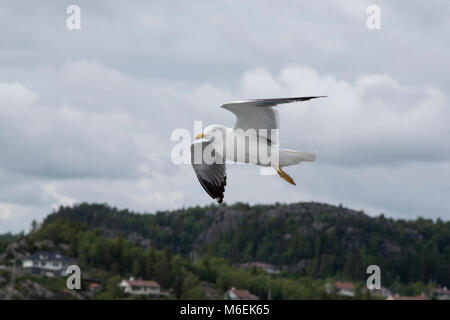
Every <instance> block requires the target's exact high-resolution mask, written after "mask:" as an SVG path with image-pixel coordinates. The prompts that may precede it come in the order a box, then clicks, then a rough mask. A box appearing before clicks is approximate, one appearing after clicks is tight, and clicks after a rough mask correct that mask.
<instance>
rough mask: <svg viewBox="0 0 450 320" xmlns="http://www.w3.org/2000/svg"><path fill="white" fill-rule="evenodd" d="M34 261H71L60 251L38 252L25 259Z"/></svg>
mask: <svg viewBox="0 0 450 320" xmlns="http://www.w3.org/2000/svg"><path fill="white" fill-rule="evenodd" d="M25 260H32V261H61V262H68V261H70V259H69V258H68V257H66V256H65V255H63V254H61V253H60V252H58V251H54V252H50V251H36V252H35V253H33V254H32V255H30V256H28V257H26V258H25Z"/></svg>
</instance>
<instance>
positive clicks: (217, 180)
mask: <svg viewBox="0 0 450 320" xmlns="http://www.w3.org/2000/svg"><path fill="white" fill-rule="evenodd" d="M208 146H209V147H210V148H211V146H210V141H208V140H199V141H195V142H194V143H192V144H191V163H192V167H193V168H194V171H195V174H196V175H197V178H198V181H200V184H201V185H202V187H203V189H205V191H206V192H207V193H208V194H209V195H210V196H211V198H213V199H214V200H216V201H217V202H218V203H222V201H223V197H224V195H223V194H224V192H225V186H226V184H227V173H226V166H225V160H223V159H219V160H221V161H211V159H204V158H205V155H204V150H205V148H207V147H208ZM211 150H212V156H213V157H215V154H214V152H215V150H213V149H211ZM205 153H206V152H205ZM208 163H209V164H208Z"/></svg>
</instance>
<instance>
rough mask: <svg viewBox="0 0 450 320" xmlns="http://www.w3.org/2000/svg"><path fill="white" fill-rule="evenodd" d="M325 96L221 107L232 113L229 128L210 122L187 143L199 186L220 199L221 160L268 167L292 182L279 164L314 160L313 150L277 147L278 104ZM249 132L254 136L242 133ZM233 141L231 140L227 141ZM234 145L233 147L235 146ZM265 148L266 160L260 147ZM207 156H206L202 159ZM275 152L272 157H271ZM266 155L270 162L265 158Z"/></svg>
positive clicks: (222, 188)
mask: <svg viewBox="0 0 450 320" xmlns="http://www.w3.org/2000/svg"><path fill="white" fill-rule="evenodd" d="M322 97H325V96H315V97H295V98H279V99H250V100H243V101H234V102H228V103H225V104H223V105H222V106H221V108H224V109H226V110H229V111H231V112H232V113H234V115H235V116H236V123H235V125H234V127H233V128H227V127H224V126H222V125H217V124H215V125H210V126H208V127H206V128H205V130H204V131H203V132H202V133H200V134H198V135H196V136H195V141H194V142H193V143H192V144H191V163H192V167H193V168H194V171H195V174H196V175H197V178H198V180H199V181H200V184H201V185H202V187H203V189H205V191H206V192H207V193H208V194H209V195H210V196H211V198H213V199H214V200H216V201H217V202H218V203H222V201H223V198H224V192H225V186H226V183H227V174H226V166H225V160H230V161H234V162H243V163H251V164H255V165H260V166H267V167H269V166H270V167H272V168H274V169H275V170H276V172H277V173H278V175H279V176H280V177H281V178H283V179H284V180H286V181H287V182H288V183H290V184H292V185H295V182H294V179H292V178H291V177H290V176H289V175H288V174H287V173H286V172H284V171H283V169H282V168H283V167H286V166H291V165H295V164H298V163H300V162H302V161H315V160H316V157H317V154H316V153H315V152H298V151H294V150H287V149H281V148H280V146H279V138H278V134H277V133H278V129H279V120H278V118H279V117H278V110H276V109H274V108H273V107H274V106H276V105H278V104H283V103H291V102H298V101H307V100H311V99H316V98H322ZM248 132H252V133H254V135H247V136H246V135H245V133H248ZM231 142H233V143H231ZM236 146H237V149H236ZM263 149H264V150H267V155H268V156H267V157H266V161H263V160H262V157H261V154H262V153H261V150H263ZM208 155H210V157H209V159H206V158H207V156H208ZM275 155H276V156H275ZM267 158H270V161H269V162H268V161H267Z"/></svg>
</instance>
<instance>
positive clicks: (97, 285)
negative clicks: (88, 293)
mask: <svg viewBox="0 0 450 320" xmlns="http://www.w3.org/2000/svg"><path fill="white" fill-rule="evenodd" d="M97 287H100V284H99V283H96V282H94V283H91V284H90V285H89V288H91V289H94V288H97Z"/></svg>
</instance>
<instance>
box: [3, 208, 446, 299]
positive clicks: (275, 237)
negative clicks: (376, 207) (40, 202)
mask: <svg viewBox="0 0 450 320" xmlns="http://www.w3.org/2000/svg"><path fill="white" fill-rule="evenodd" d="M16 237H24V238H25V239H26V241H25V242H26V246H27V248H26V251H27V252H34V251H36V250H38V248H37V247H35V244H36V243H39V242H40V241H42V240H46V241H51V242H52V243H54V244H57V246H58V248H63V251H64V253H65V254H67V255H68V256H70V257H73V258H74V259H76V260H77V261H78V262H79V263H80V264H81V266H83V267H84V268H86V270H89V273H90V274H91V276H92V277H95V278H99V279H101V281H102V284H103V286H104V288H105V290H104V291H102V292H101V293H99V294H98V295H97V296H96V297H97V298H99V299H101V298H121V297H122V298H123V293H122V292H121V290H120V289H119V288H118V283H119V282H120V280H121V279H122V278H124V277H129V276H133V277H141V278H143V279H153V280H156V281H158V282H159V283H160V284H161V286H162V288H166V289H167V290H170V292H171V297H172V298H175V299H205V298H206V293H205V284H208V285H211V286H212V287H213V288H214V289H215V290H216V291H217V292H220V293H221V294H222V293H223V292H224V291H226V290H227V289H228V288H230V287H232V286H234V287H238V288H245V289H248V290H249V291H250V292H252V293H253V294H256V295H257V296H259V297H260V298H267V295H268V292H269V291H270V294H271V298H273V299H308V298H309V299H322V298H337V297H336V296H333V294H329V293H327V292H326V290H325V284H326V283H327V282H329V281H334V280H344V281H351V282H353V283H355V284H356V285H357V286H358V287H363V285H365V281H366V279H367V273H366V268H367V267H368V266H369V265H373V264H375V265H378V266H380V268H381V271H382V282H383V286H386V287H389V288H390V289H391V290H393V291H395V292H398V293H401V294H411V295H412V294H420V293H421V292H425V291H426V290H428V288H430V287H431V286H436V285H439V286H450V223H449V222H444V221H442V220H440V219H438V220H436V221H433V220H430V219H423V218H418V219H416V220H409V221H407V220H398V219H392V218H386V217H385V216H384V215H379V216H377V217H370V216H368V215H366V214H364V213H363V212H361V211H354V210H351V209H347V208H344V207H342V206H331V205H326V204H320V203H297V204H290V205H283V204H274V205H270V206H249V205H247V204H242V203H238V204H235V205H231V206H228V205H222V206H215V205H213V206H208V207H194V208H186V209H181V210H176V211H167V212H157V213H155V214H149V213H144V214H141V213H135V212H130V211H128V210H118V209H116V208H113V207H110V206H108V205H106V204H87V203H82V204H79V205H76V206H74V207H60V208H59V209H58V210H55V211H54V212H52V213H51V214H50V215H48V216H47V218H46V219H45V220H44V221H43V222H41V223H37V222H34V223H33V226H32V230H31V231H30V232H29V233H28V234H26V235H20V236H16ZM12 239H13V238H12V235H9V236H6V235H5V236H3V237H0V254H1V252H2V250H5V248H6V246H7V243H8V242H9V241H13V240H12ZM40 249H42V248H40ZM249 261H262V262H266V263H271V264H273V265H275V266H276V267H278V268H279V269H280V270H281V274H280V275H277V276H274V275H268V274H266V273H265V272H263V271H262V270H259V269H256V268H250V269H246V270H244V269H241V268H238V267H237V266H238V265H239V264H240V263H243V262H249ZM359 297H360V298H369V296H368V295H364V293H363V291H361V294H360V296H359Z"/></svg>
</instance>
